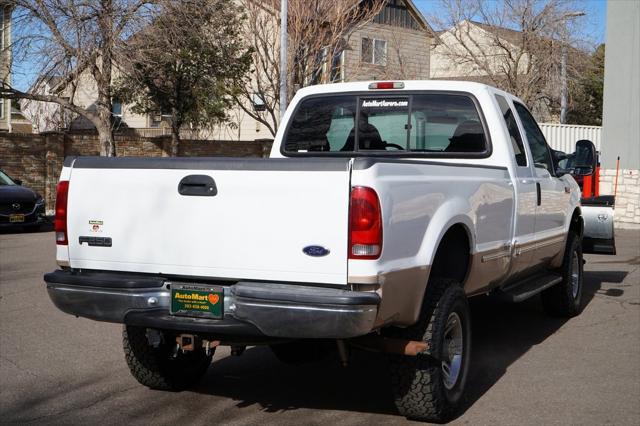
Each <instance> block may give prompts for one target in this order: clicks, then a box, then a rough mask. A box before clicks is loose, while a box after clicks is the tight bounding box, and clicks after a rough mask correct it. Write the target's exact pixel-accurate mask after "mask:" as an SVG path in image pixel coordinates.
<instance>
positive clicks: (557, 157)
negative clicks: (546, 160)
mask: <svg viewBox="0 0 640 426" xmlns="http://www.w3.org/2000/svg"><path fill="white" fill-rule="evenodd" d="M551 152H552V153H553V159H554V160H556V162H559V161H562V160H566V159H567V158H569V155H567V154H565V153H564V152H562V151H556V150H551Z"/></svg>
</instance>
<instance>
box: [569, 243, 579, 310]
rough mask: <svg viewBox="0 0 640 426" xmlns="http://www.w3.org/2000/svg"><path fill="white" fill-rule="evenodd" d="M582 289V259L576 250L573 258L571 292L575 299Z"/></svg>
mask: <svg viewBox="0 0 640 426" xmlns="http://www.w3.org/2000/svg"><path fill="white" fill-rule="evenodd" d="M579 291H580V260H579V259H578V256H577V253H576V252H574V253H573V256H572V259H571V294H572V295H573V298H574V299H575V298H576V297H578V292H579Z"/></svg>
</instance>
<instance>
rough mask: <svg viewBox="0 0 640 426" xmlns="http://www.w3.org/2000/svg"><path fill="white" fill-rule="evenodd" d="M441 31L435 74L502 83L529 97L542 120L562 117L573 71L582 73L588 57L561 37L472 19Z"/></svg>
mask: <svg viewBox="0 0 640 426" xmlns="http://www.w3.org/2000/svg"><path fill="white" fill-rule="evenodd" d="M436 35H437V37H436V43H435V44H434V47H433V49H432V52H431V63H430V74H431V78H434V79H448V80H458V79H460V80H471V81H478V82H480V83H486V84H490V85H493V86H496V87H500V88H502V89H504V90H506V91H508V92H510V93H514V94H517V95H518V96H520V97H521V98H522V99H523V100H525V102H527V103H528V104H529V106H530V107H531V108H532V110H533V113H534V115H535V116H536V118H537V119H538V120H539V121H554V122H557V121H558V119H559V118H560V116H561V114H560V115H559V112H560V108H561V107H560V105H561V104H562V97H563V96H564V100H565V101H566V100H567V96H568V95H567V86H568V85H567V80H568V78H570V77H568V75H569V74H570V75H572V76H574V77H575V76H577V75H579V73H580V70H581V69H583V67H584V66H585V64H586V63H587V62H588V54H587V53H586V52H584V51H582V50H579V49H576V48H574V47H572V46H571V45H570V43H567V42H562V41H561V40H559V39H557V38H555V37H548V36H544V35H541V34H536V33H533V34H529V35H525V34H524V33H523V32H521V31H518V30H514V29H510V28H504V27H501V26H496V25H489V24H486V23H481V22H476V21H472V20H463V21H460V22H459V23H457V24H456V25H454V26H453V27H451V28H449V29H446V30H444V31H439V32H438V33H436ZM532 58H535V61H532V60H531V59H532ZM563 61H564V65H563ZM562 87H564V88H565V91H564V93H563V90H562ZM565 105H566V104H565ZM565 111H566V109H565Z"/></svg>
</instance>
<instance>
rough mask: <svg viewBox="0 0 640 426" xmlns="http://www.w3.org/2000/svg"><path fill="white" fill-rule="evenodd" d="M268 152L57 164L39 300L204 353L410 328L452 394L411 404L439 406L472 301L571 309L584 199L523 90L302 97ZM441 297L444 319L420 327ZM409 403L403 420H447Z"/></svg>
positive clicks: (355, 91)
mask: <svg viewBox="0 0 640 426" xmlns="http://www.w3.org/2000/svg"><path fill="white" fill-rule="evenodd" d="M270 157H271V158H269V159H224V158H153V159H152V158H99V157H71V158H67V159H66V160H65V163H64V168H63V170H62V173H61V177H60V184H59V188H58V191H59V193H58V203H57V206H56V234H57V241H58V245H57V261H58V264H59V265H60V266H61V268H62V269H60V270H58V271H55V272H53V273H50V274H47V275H45V281H46V282H47V288H48V291H49V294H50V297H51V299H52V300H53V302H54V303H55V304H56V306H58V307H59V308H60V309H61V310H63V311H65V312H67V313H70V314H74V315H76V316H83V317H87V318H91V319H96V320H101V321H111V322H118V323H124V324H125V325H126V328H125V334H126V333H133V334H129V335H128V336H129V337H128V339H134V337H133V336H134V335H135V336H138V337H137V338H136V339H138V340H137V341H142V342H143V343H141V344H142V345H143V346H144V345H146V344H147V343H144V342H146V340H144V339H145V336H147V337H146V338H147V339H149V341H148V343H149V344H150V345H152V346H153V345H155V346H153V347H154V348H163V347H164V346H163V345H168V344H170V343H171V342H176V341H177V342H178V346H179V347H180V348H182V350H183V352H184V350H185V348H187V349H186V350H188V351H194V350H199V349H198V348H196V349H194V346H193V343H194V341H196V342H198V343H199V342H202V347H206V350H207V356H209V352H208V351H209V348H210V345H212V344H215V345H217V344H221V342H222V344H230V345H233V344H236V345H237V344H238V341H240V342H245V344H255V342H256V341H257V339H263V340H262V341H265V340H264V339H266V341H270V340H269V339H298V338H304V339H327V338H329V339H338V342H339V345H338V346H339V347H340V344H341V343H340V342H343V340H344V339H353V338H360V337H362V336H367V337H370V336H374V337H375V336H378V337H381V336H386V335H387V334H386V332H387V330H390V333H392V334H391V335H395V336H397V335H400V336H404V337H403V339H404V340H403V339H401V340H399V342H400V343H401V345H400V346H398V345H395V348H396V349H395V350H397V348H398V347H401V348H404V349H401V353H403V354H405V355H406V354H410V355H419V354H428V355H429V356H432V357H435V359H436V360H438V362H440V360H443V361H442V363H443V364H442V371H443V372H444V373H442V374H445V375H446V377H445V379H442V380H444V382H443V383H444V388H443V389H445V388H446V389H448V390H447V391H446V392H445V391H442V390H437V389H436V390H433V389H432V390H429V391H428V392H427V391H425V392H423V394H421V395H426V394H431V393H430V392H432V391H433V392H440V393H438V395H437V396H435V397H434V398H438V401H444V402H442V403H443V404H450V405H451V406H453V405H455V404H457V403H458V401H459V400H460V392H462V391H461V389H462V388H463V387H464V380H465V377H466V369H467V367H466V365H468V357H469V352H468V349H464V350H463V348H467V347H468V345H469V344H470V340H469V339H470V337H469V336H468V335H467V334H465V333H467V331H465V330H470V328H469V323H468V311H467V309H468V308H465V307H466V306H467V305H466V297H469V296H474V295H479V294H486V293H494V292H497V293H501V294H504V295H507V296H508V297H509V298H510V300H512V301H521V300H524V299H526V298H528V297H531V296H532V295H534V294H537V293H539V292H542V291H545V292H546V293H545V294H547V296H545V298H546V299H549V300H551V302H549V303H550V304H551V305H553V306H552V308H553V309H555V310H556V311H558V310H561V309H560V308H563V309H564V310H565V312H567V313H569V314H571V315H573V314H576V313H577V312H579V307H580V297H581V296H580V295H581V282H582V281H581V280H582V251H581V250H580V249H579V243H577V241H580V239H581V238H582V235H583V220H582V216H581V206H580V195H581V194H580V188H579V187H578V185H577V184H576V182H575V180H574V179H573V178H572V177H571V176H570V175H568V174H566V173H563V172H562V171H561V170H560V169H558V167H557V158H555V157H552V153H551V151H550V149H549V147H548V146H547V144H546V141H545V140H544V137H543V136H542V133H541V132H540V130H539V128H538V127H537V124H536V123H535V121H534V120H533V117H532V116H531V114H530V113H529V112H528V111H527V110H526V107H525V106H524V105H523V103H522V102H521V101H520V100H519V99H517V98H516V97H514V96H512V95H510V94H507V93H505V92H503V91H500V90H498V89H495V88H493V87H490V86H486V85H483V84H478V83H469V82H448V81H407V82H383V83H380V82H371V83H369V82H362V83H345V84H333V85H321V86H313V87H308V88H304V89H301V90H299V91H298V92H297V94H296V95H295V97H294V99H293V101H292V102H291V105H290V106H289V108H288V109H287V112H286V114H285V115H284V118H283V121H282V125H281V126H280V128H279V130H278V133H277V135H276V137H275V141H274V143H273V149H272V151H271V155H270ZM450 283H453V284H450ZM432 286H433V288H432ZM447 286H448V287H447ZM572 286H573V287H572ZM557 289H560V290H558V291H561V292H563V293H562V294H564V296H562V297H563V299H562V300H563V301H564V302H563V303H564V305H562V306H560V308H558V306H559V305H558V304H557V303H556V302H555V301H554V300H553V298H554V297H556V296H554V294H556V293H557V291H556V290H557ZM554 292H555V293H554ZM552 293H553V294H552ZM571 293H572V294H573V296H571V295H570V294H571ZM567 294H569V296H566V295H567ZM543 296H544V294H543ZM565 296H566V297H565ZM567 297H568V298H569V299H570V300H569V299H567ZM438 298H441V302H438ZM460 298H462V299H463V300H462V301H461V300H460ZM185 300H186V302H185ZM567 300H569V301H568V302H567ZM192 301H195V302H192ZM436 302H438V303H441V304H442V306H443V308H442V309H445V307H447V309H449V308H450V309H451V314H449V317H448V319H447V317H444V318H439V317H438V318H439V319H438V318H436V320H438V321H440V322H441V323H440V325H437V327H441V328H442V327H444V331H443V332H442V333H443V334H429V335H428V334H425V331H424V330H426V327H427V325H426V324H427V323H425V321H428V320H429V318H431V317H430V315H431V313H432V312H434V311H433V307H434V306H435V305H434V303H436ZM438 306H441V305H440V304H439V305H438ZM434 315H435V314H434ZM445 321H446V324H445ZM420 327H422V328H420ZM429 327H432V326H429ZM433 327H436V326H433ZM416 329H417V330H418V331H419V332H417V333H416V332H415V330H416ZM136 330H138V331H136ZM140 330H142V331H140ZM144 330H147V331H146V332H145V331H144ZM149 330H152V331H153V330H155V332H156V333H161V334H162V336H164V337H162V339H159V338H154V337H153V333H152V334H149V333H150V331H149ZM403 330H404V331H403ZM420 330H422V331H420ZM429 330H431V328H429ZM451 330H455V331H451ZM145 333H146V334H145ZM184 333H190V334H184ZM447 333H449V334H447ZM140 336H142V337H140ZM176 336H177V337H176ZM185 336H187V337H185ZM428 336H431V337H428ZM433 336H440V337H438V339H441V340H439V341H434V340H432V339H434V337H433ZM442 336H444V337H442ZM447 336H449V337H447ZM140 339H142V340H140ZM176 339H177V340H176ZM442 339H444V340H442ZM447 339H449V340H447ZM131 341H133V340H131ZM167 342H169V343H167ZM225 342H226V343H225ZM233 342H235V343H233ZM385 342H387V341H385ZM442 342H444V343H442ZM387 343H388V342H387ZM387 343H383V346H384V345H386V344H387ZM442 345H445V346H446V348H445V349H439V348H441V347H442ZM392 346H393V345H392ZM167 347H168V346H167ZM384 347H387V348H388V347H389V346H384ZM411 348H413V349H411ZM416 348H418V349H416ZM447 348H448V349H447ZM125 350H126V351H130V350H131V348H130V347H128V346H126V345H125ZM163 350H164V349H163ZM167 350H169V349H167ZM176 351H177V349H176V350H175V351H174V352H173V355H172V356H174V357H176V356H177V355H176V354H177V352H176ZM436 352H437V353H436ZM127 353H131V352H127ZM163 353H164V352H163ZM145 354H147V352H146V351H145V350H141V352H140V356H147V355H145ZM341 354H344V350H342V351H341ZM163 356H166V353H165V355H163ZM128 359H129V358H128ZM463 359H464V361H462V360H463ZM145 362H146V361H145ZM153 362H156V361H153ZM152 364H153V363H152ZM145 365H146V364H145ZM175 365H177V364H175ZM130 366H131V368H132V372H133V374H134V375H135V376H136V377H137V378H138V380H139V381H141V383H144V384H147V385H149V386H152V387H153V386H156V385H154V384H149V382H147V381H146V380H147V378H148V377H151V376H149V374H151V373H149V374H147V373H144V375H142V373H140V374H141V375H140V376H138V373H139V371H141V370H139V369H140V368H142V367H140V366H139V365H138V364H135V363H134V364H130ZM402 368H404V367H402ZM411 368H413V367H411ZM203 371H204V370H203ZM399 371H403V372H406V371H407V370H402V369H401V370H399ZM412 371H413V370H410V371H409V373H410V374H409V375H408V376H406V377H409V378H410V377H414V376H415V375H414V374H413V373H412ZM434 371H435V370H434ZM437 371H440V370H437ZM156 373H157V374H164V373H162V371H160V372H159V373H158V372H155V373H153V374H156ZM402 374H405V373H402ZM429 374H432V373H429ZM433 374H436V375H438V374H441V373H437V372H436V373H433ZM152 376H153V375H152ZM153 377H155V376H153ZM159 377H160V376H159ZM162 377H164V376H162ZM162 377H160V379H162V380H164V378H162ZM403 377H404V376H403ZM415 377H418V376H415ZM421 377H422V376H421ZM424 377H427V376H424ZM434 377H436V376H434ZM165 378H166V377H165ZM160 379H159V380H160ZM425 380H426V379H425ZM429 380H431V379H429ZM433 380H441V378H440V376H438V377H436V378H434V379H433ZM153 383H156V382H153ZM162 383H165V382H162ZM429 383H433V382H432V381H427V382H425V383H423V384H421V385H420V386H426V387H429V386H431V385H429ZM163 386H164V385H163ZM167 386H168V385H167ZM403 386H404V388H402V389H410V388H412V386H413V385H410V384H407V385H406V386H405V385H403ZM458 388H460V390H459V391H457V390H456V389H458ZM420 389H422V388H420ZM425 389H426V388H425ZM429 389H431V388H429ZM403 392H405V393H406V390H405V391H403ZM442 392H444V393H442ZM447 392H448V393H447ZM452 392H453V393H452ZM405 396H406V395H405ZM403 398H404V397H403ZM407 398H408V399H407V400H406V401H405V402H402V400H400V401H401V402H397V404H398V407H399V409H400V411H401V412H402V413H403V414H406V415H408V416H413V417H418V418H424V419H431V420H434V419H435V420H438V421H440V420H442V419H444V418H445V415H444V414H443V413H444V411H442V412H440V411H438V412H437V413H436V412H435V411H433V410H435V409H432V408H428V409H427V408H424V407H427V405H425V406H424V407H423V408H416V407H414V406H413V405H411V404H414V403H413V402H407V401H410V400H412V401H413V400H415V398H414V397H407ZM411 398H414V399H411ZM447 401H448V402H447ZM405 403H406V404H409V405H403V404H405ZM408 406H411V407H413V408H407V407H408ZM412 410H418V411H412ZM420 410H422V411H420ZM412 413H413V414H412ZM415 413H417V414H415ZM434 413H435V414H434Z"/></svg>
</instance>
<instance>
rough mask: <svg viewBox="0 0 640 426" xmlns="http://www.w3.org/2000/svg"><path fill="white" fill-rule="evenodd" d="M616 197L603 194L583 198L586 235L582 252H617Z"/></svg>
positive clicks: (583, 239)
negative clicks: (614, 227)
mask: <svg viewBox="0 0 640 426" xmlns="http://www.w3.org/2000/svg"><path fill="white" fill-rule="evenodd" d="M614 207H615V197H614V196H612V195H603V196H599V197H589V198H583V199H582V217H583V219H584V235H583V238H582V252H583V253H589V254H610V255H615V254H616V241H615V236H614V230H613V218H614Z"/></svg>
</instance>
